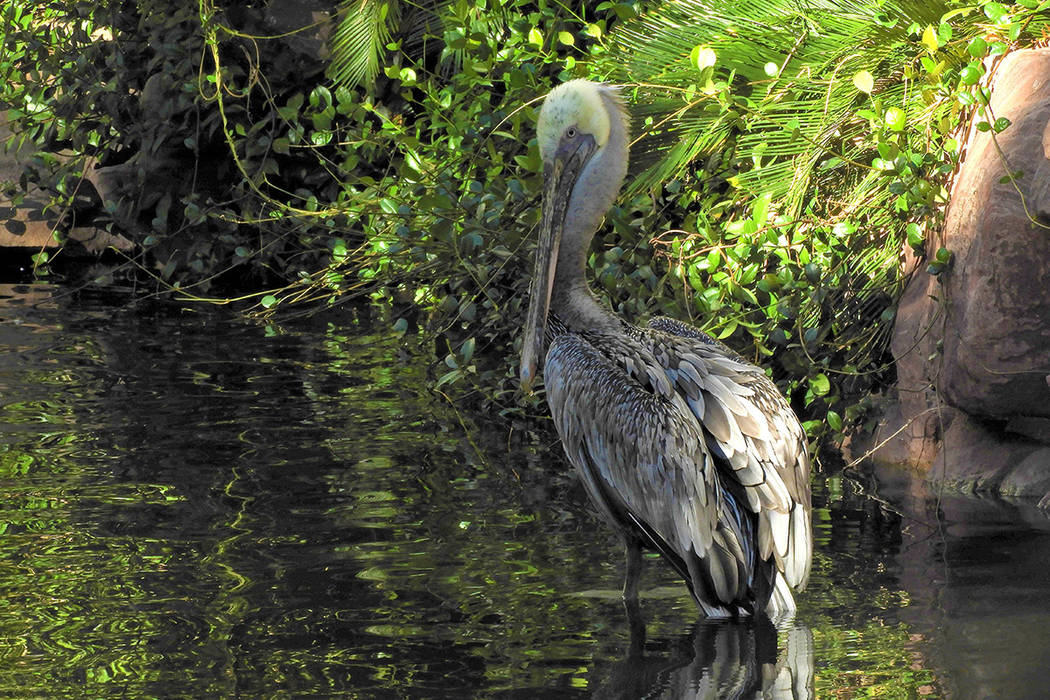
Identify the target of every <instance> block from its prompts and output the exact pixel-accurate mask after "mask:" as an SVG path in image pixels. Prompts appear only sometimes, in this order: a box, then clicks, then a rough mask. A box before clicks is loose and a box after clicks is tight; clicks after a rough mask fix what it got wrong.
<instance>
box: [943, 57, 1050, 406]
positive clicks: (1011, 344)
mask: <svg viewBox="0 0 1050 700" xmlns="http://www.w3.org/2000/svg"><path fill="white" fill-rule="evenodd" d="M992 109H993V111H994V114H995V115H996V117H997V118H998V117H1006V118H1008V119H1010V120H1011V122H1012V124H1011V126H1010V127H1009V128H1007V129H1006V131H1003V132H1002V133H1000V134H998V135H997V136H996V137H995V140H994V141H993V139H992V135H991V132H984V133H978V134H977V135H976V137H975V138H974V139H973V140H972V141H971V145H970V148H969V150H968V152H967V154H966V160H965V163H964V165H963V167H962V170H961V171H960V173H959V181H958V184H957V186H956V188H955V194H954V197H953V199H952V203H951V206H950V208H949V211H948V216H947V219H946V221H945V236H946V240H947V246H946V247H948V248H949V249H950V250H953V251H954V252H955V254H956V260H955V267H954V269H953V270H952V271H951V273H949V274H948V275H947V277H946V278H945V282H944V292H945V294H944V296H945V298H946V299H947V302H948V306H947V312H948V314H947V317H946V319H945V323H946V326H945V329H946V332H945V334H944V363H943V368H942V371H941V375H940V380H939V381H938V382H937V388H938V389H939V390H940V392H941V395H942V396H944V398H945V399H946V400H947V401H948V403H950V404H952V405H954V406H956V407H958V408H960V409H961V410H963V411H965V412H967V413H969V414H971V415H978V416H997V417H1007V416H1014V415H1029V416H1050V386H1048V385H1047V383H1046V379H1045V378H1046V376H1047V374H1050V225H1048V224H1050V216H1047V214H1050V196H1048V194H1050V181H1048V176H1050V130H1048V127H1050V50H1040V51H1019V52H1016V53H1014V54H1011V55H1010V56H1007V57H1006V58H1005V59H1004V60H1003V63H1002V65H1001V66H1000V67H999V70H998V72H997V73H996V79H995V85H994V92H993V96H992ZM996 142H998V146H999V148H998V149H997V148H996ZM1000 150H1001V152H1002V153H1001V155H1000ZM1018 171H1020V173H1021V174H1020V177H1019V178H1018V179H1016V180H1014V181H1013V182H1009V181H1007V182H1005V183H1003V182H1000V180H1001V179H1003V178H1004V176H1006V175H1008V174H1009V173H1011V172H1012V173H1017V172H1018ZM1022 195H1023V196H1024V203H1023V204H1022ZM1025 205H1027V207H1026V206H1025ZM1026 208H1027V211H1026ZM1033 219H1034V220H1033Z"/></svg>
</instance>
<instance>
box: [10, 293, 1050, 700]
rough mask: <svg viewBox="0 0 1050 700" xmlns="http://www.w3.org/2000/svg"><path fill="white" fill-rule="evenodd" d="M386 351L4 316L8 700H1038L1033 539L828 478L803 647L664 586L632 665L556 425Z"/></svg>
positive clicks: (658, 573)
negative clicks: (762, 692)
mask: <svg viewBox="0 0 1050 700" xmlns="http://www.w3.org/2000/svg"><path fill="white" fill-rule="evenodd" d="M405 343H406V341H404V340H399V339H398V338H396V337H394V336H393V335H392V334H391V333H389V332H387V331H386V330H385V327H383V326H382V325H379V326H375V327H374V328H373V327H371V326H370V324H369V322H368V321H367V320H366V319H361V318H359V317H358V316H357V315H355V313H353V312H342V313H333V314H331V315H329V316H326V317H325V318H314V319H312V320H309V321H302V322H296V323H291V324H287V325H282V326H280V327H267V326H264V325H260V324H254V323H250V322H245V321H243V320H241V319H239V318H238V317H237V316H236V315H234V314H232V313H227V312H224V311H222V310H216V309H212V308H202V307H192V308H188V309H183V308H180V307H178V306H158V305H154V306H147V305H137V306H136V305H132V304H129V303H126V302H122V301H120V300H117V301H114V300H113V299H112V298H109V299H105V298H96V297H92V296H90V295H86V294H79V295H65V296H64V295H63V293H61V292H60V290H56V289H55V288H50V287H47V286H43V285H34V286H11V285H7V286H0V433H2V437H0V696H2V697H70V698H79V697H86V696H89V697H129V698H132V697H193V698H204V697H333V696H338V697H352V698H387V697H390V698H400V697H406V698H415V697H425V698H467V697H498V698H544V697H549V698H575V697H580V698H584V697H615V698H633V697H643V696H644V697H654V698H655V697H665V698H682V697H690V698H691V697H753V696H755V693H756V692H757V691H758V689H761V688H763V687H764V688H766V690H767V694H768V695H769V696H772V697H859V696H873V697H974V698H985V697H994V698H1030V697H1040V696H1044V694H1045V693H1047V692H1050V691H1048V690H1047V687H1048V686H1047V681H1046V669H1047V668H1048V666H1047V663H1048V659H1050V632H1048V630H1050V606H1048V605H1047V600H1048V598H1050V564H1048V562H1050V521H1048V520H1047V518H1046V516H1045V515H1044V514H1042V513H1041V512H1040V511H1038V510H1037V509H1035V508H1033V507H1031V506H1029V505H1025V504H1021V503H1015V504H1008V503H1003V502H997V501H986V500H979V499H968V498H963V497H958V496H951V495H948V494H941V495H940V496H939V497H938V495H937V494H930V493H927V492H925V491H924V490H923V487H922V486H921V484H919V483H917V482H915V481H914V480H912V479H909V478H908V477H907V476H906V475H902V474H898V473H893V472H884V473H863V474H862V473H860V472H853V471H848V472H845V473H844V472H843V470H841V469H838V470H836V469H834V468H831V467H827V466H825V467H824V468H823V471H821V472H820V473H818V474H816V475H815V476H814V504H815V522H816V533H817V552H816V559H815V564H814V575H813V578H812V580H811V583H810V587H809V588H808V589H807V591H806V593H804V594H803V595H802V596H801V598H800V610H799V614H798V616H797V618H796V619H795V620H793V621H786V622H782V623H781V624H780V626H779V629H778V630H777V631H776V633H775V634H774V633H773V632H772V631H771V630H769V629H762V628H758V629H756V628H755V627H754V626H752V625H749V624H746V623H726V622H722V623H699V622H697V610H696V608H695V606H694V604H693V603H692V601H691V600H690V599H689V597H688V594H687V593H686V589H685V587H684V586H683V585H681V584H680V583H679V582H677V581H676V579H675V576H674V575H673V574H672V573H671V572H670V570H669V568H668V567H666V566H664V565H663V563H662V562H660V561H658V560H653V561H650V562H649V563H648V564H647V566H646V570H645V573H644V577H643V589H644V591H645V593H644V595H643V599H642V604H643V610H644V612H645V615H646V617H647V619H648V621H649V633H648V639H647V642H646V645H645V648H644V651H643V653H642V654H641V655H633V656H632V655H629V654H628V647H629V644H628V643H629V634H628V629H627V624H626V620H625V616H624V613H623V610H622V607H621V604H620V602H619V588H620V586H621V585H622V579H621V577H622V573H623V562H622V552H621V549H620V545H619V542H618V541H617V540H616V538H615V536H614V535H613V534H612V533H611V532H610V531H609V530H608V529H607V528H605V526H604V525H602V524H601V523H600V521H598V519H597V518H596V516H595V515H594V513H593V511H592V510H591V508H590V506H589V505H588V504H587V502H586V496H585V495H584V493H583V491H582V489H581V488H580V487H579V485H578V484H577V483H576V480H575V479H574V478H573V476H572V474H571V472H570V470H569V468H568V466H567V464H566V462H565V460H564V458H563V456H562V454H561V448H560V446H559V445H558V444H557V442H556V437H555V435H554V433H553V431H552V429H551V425H550V423H549V422H547V421H543V420H536V421H532V422H520V423H517V424H513V425H512V424H510V423H509V422H507V421H503V420H500V419H498V418H494V417H492V416H491V415H488V414H481V413H478V412H471V410H468V409H467V408H464V407H457V406H455V405H453V404H451V403H449V402H448V401H446V400H445V399H444V398H442V397H440V396H438V395H435V394H434V393H432V392H431V391H430V389H429V387H430V386H432V384H433V380H432V377H428V368H427V366H426V362H425V361H422V360H419V359H417V356H414V355H413V354H412V353H411V352H408V351H406V348H407V346H406V348H403V347H402V344H405ZM975 514H977V515H979V520H980V522H981V523H982V524H981V525H979V526H975V525H964V524H963V523H965V522H970V521H973V520H974V517H975Z"/></svg>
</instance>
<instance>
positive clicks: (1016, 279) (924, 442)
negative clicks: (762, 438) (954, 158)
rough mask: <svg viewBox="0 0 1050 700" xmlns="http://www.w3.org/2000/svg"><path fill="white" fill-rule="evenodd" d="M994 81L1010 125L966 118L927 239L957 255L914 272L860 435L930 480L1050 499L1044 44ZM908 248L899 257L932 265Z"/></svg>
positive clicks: (1022, 54) (912, 264)
mask: <svg viewBox="0 0 1050 700" xmlns="http://www.w3.org/2000/svg"><path fill="white" fill-rule="evenodd" d="M991 86H992V98H991V109H992V113H993V114H994V116H995V117H996V118H1003V117H1005V118H1007V119H1009V120H1010V122H1011V124H1010V126H1009V127H1007V128H1006V129H1005V130H1003V131H1001V132H1000V133H998V134H994V135H993V132H992V131H987V132H980V131H978V130H977V129H976V128H975V126H976V125H974V127H972V128H971V131H970V134H969V137H968V141H967V146H966V153H965V158H964V161H963V164H962V166H961V167H960V170H959V173H958V176H957V177H956V179H955V182H954V185H953V188H952V199H951V204H950V205H949V207H948V211H947V213H946V216H945V222H944V227H943V230H942V232H941V235H940V236H930V237H929V239H928V243H927V245H928V247H929V249H928V250H927V251H926V252H927V256H928V257H932V255H933V253H934V252H935V250H936V249H937V248H939V247H942V246H943V247H945V248H947V249H949V250H950V251H952V253H953V255H954V259H953V264H952V266H951V268H950V269H949V270H947V271H946V272H944V273H942V274H941V275H938V276H933V275H929V274H927V273H925V272H923V271H917V272H915V273H914V274H913V276H912V278H911V281H910V282H909V284H908V286H907V287H906V289H905V292H904V294H903V296H902V298H901V300H900V303H899V307H898V311H897V321H896V326H895V328H894V333H893V339H892V344H891V349H892V351H893V355H894V358H895V359H896V362H897V385H896V387H895V389H896V398H897V402H896V405H895V406H892V407H889V408H886V409H884V410H883V412H882V419H881V421H880V423H879V428H878V431H877V432H876V434H875V435H874V436H873V437H871V438H869V439H868V442H869V443H870V446H865V445H864V441H863V440H856V441H855V444H856V446H857V447H863V448H864V449H872V448H877V451H876V455H875V457H876V459H877V460H883V461H888V462H897V463H906V464H909V465H911V466H913V467H919V468H920V469H924V470H928V471H927V478H928V479H930V480H932V481H936V482H940V483H943V484H946V485H950V486H953V487H955V488H958V489H962V490H966V491H977V492H982V493H985V492H988V493H996V494H1000V495H1004V494H1009V495H1017V496H1036V497H1038V496H1043V495H1044V494H1046V497H1045V498H1044V499H1043V502H1044V504H1045V507H1050V375H1048V374H1047V373H1048V371H1050V49H1037V50H1025V51H1017V52H1014V53H1012V54H1010V55H1008V56H1006V57H1005V58H1004V59H1003V61H1002V62H1001V64H1000V65H999V66H998V68H997V69H996V72H995V74H994V76H993V78H992V83H991ZM993 136H994V140H993ZM1010 174H1013V175H1014V179H1013V180H1012V181H1011V179H1010V178H1009V177H1008V175H1010ZM905 258H906V268H905V269H911V270H920V268H921V267H922V266H923V265H924V263H923V261H921V260H916V259H915V258H914V257H910V256H909V254H908V253H907V252H906V253H905ZM891 436H892V438H891ZM887 439H888V443H887V445H885V446H882V447H881V448H879V442H880V441H882V440H887ZM856 451H857V449H856V448H855V449H854V452H856Z"/></svg>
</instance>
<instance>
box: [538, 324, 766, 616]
mask: <svg viewBox="0 0 1050 700" xmlns="http://www.w3.org/2000/svg"><path fill="white" fill-rule="evenodd" d="M606 340H608V342H611V343H613V344H615V342H616V341H615V338H608V339H606ZM606 344H607V343H605V342H603V343H602V346H603V350H605V351H606V352H610V348H608V347H606ZM610 354H611V356H612V357H615V358H617V359H615V360H614V359H610V357H609V356H607V355H606V354H603V353H602V352H599V351H598V350H597V349H596V348H595V346H593V345H591V343H590V342H588V340H587V339H585V338H584V337H582V336H580V335H577V334H573V333H565V334H561V335H559V336H558V337H557V338H555V340H554V341H553V342H552V344H551V347H550V350H549V352H548V354H547V358H546V363H545V365H544V370H543V371H544V384H545V385H546V387H547V402H548V403H549V404H550V407H551V414H552V415H553V417H554V422H555V424H556V425H557V428H558V432H559V434H560V435H561V440H562V444H563V446H564V447H565V452H566V454H567V455H568V457H569V461H570V462H572V464H573V466H575V467H576V469H577V471H578V472H579V474H580V476H581V479H582V481H583V483H584V486H585V488H586V489H587V492H588V495H589V496H590V497H591V500H592V501H594V503H595V504H596V505H597V506H598V508H599V509H600V510H601V511H602V513H603V515H604V516H605V517H606V518H607V519H608V520H609V521H610V522H611V523H612V524H613V525H614V526H617V527H619V528H621V529H623V530H625V531H627V532H628V533H631V534H632V536H636V537H640V538H641V539H642V540H643V541H645V542H646V544H648V545H650V546H652V547H654V548H656V549H658V550H659V551H661V552H662V553H664V554H665V555H667V556H668V558H669V559H670V560H671V563H672V565H673V566H674V567H675V568H676V569H678V571H679V573H681V574H682V576H683V577H684V578H685V579H686V581H687V582H689V583H690V587H691V589H692V590H693V593H694V595H695V596H696V598H697V600H698V601H699V602H700V603H701V605H703V606H704V607H705V610H707V612H708V613H709V614H725V613H726V612H735V610H736V609H737V607H738V606H739V605H743V606H745V607H748V603H749V599H748V596H749V586H750V585H751V584H752V583H753V581H752V574H753V567H754V557H753V556H749V552H747V551H745V550H747V549H749V544H748V541H749V540H750V537H746V536H744V535H743V534H742V533H741V528H743V527H745V526H744V525H742V524H741V522H740V518H739V517H738V516H739V512H738V511H737V512H736V513H734V512H733V511H732V509H730V508H727V507H726V495H725V494H724V493H723V492H722V489H721V486H720V484H719V481H718V476H717V473H716V467H715V465H714V462H713V460H712V458H711V455H710V453H709V451H708V448H707V446H706V444H705V442H704V436H703V432H702V430H701V429H700V426H699V424H698V423H697V422H696V419H695V418H694V416H693V414H692V413H691V412H690V411H689V408H688V407H687V406H685V405H684V403H683V401H682V399H681V397H679V396H678V395H677V394H675V393H674V392H673V391H672V390H671V388H670V385H669V384H668V383H667V381H666V379H665V378H664V376H663V374H662V372H660V373H658V374H656V375H651V378H652V380H653V381H654V382H655V381H658V380H663V385H664V386H665V387H666V389H667V395H666V396H665V395H662V394H661V393H660V392H659V391H654V390H653V387H649V388H646V387H644V386H643V385H642V384H640V383H639V381H638V378H637V375H636V374H635V373H634V368H633V367H632V370H631V371H628V370H627V369H625V368H624V364H623V363H624V362H627V363H630V362H632V360H631V359H630V358H625V357H620V355H619V354H618V351H617V349H616V348H613V349H612V351H611V353H610ZM638 362H642V361H641V360H638ZM644 364H646V365H651V362H650V363H644ZM648 369H649V372H650V374H651V371H652V368H651V367H649V368H648ZM639 371H640V372H642V374H641V377H642V381H643V382H644V381H645V380H646V378H647V377H649V376H650V375H647V374H646V373H645V372H646V367H641V366H640V369H639ZM657 371H658V369H657Z"/></svg>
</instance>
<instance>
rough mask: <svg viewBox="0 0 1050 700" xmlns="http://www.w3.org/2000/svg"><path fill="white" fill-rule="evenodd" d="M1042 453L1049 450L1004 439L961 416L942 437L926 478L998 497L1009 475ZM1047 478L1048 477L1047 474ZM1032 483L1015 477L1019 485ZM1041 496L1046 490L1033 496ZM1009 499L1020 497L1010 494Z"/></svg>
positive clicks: (987, 427)
mask: <svg viewBox="0 0 1050 700" xmlns="http://www.w3.org/2000/svg"><path fill="white" fill-rule="evenodd" d="M1044 449H1048V448H1042V447H1041V446H1040V445H1038V444H1037V443H1033V442H1028V441H1024V440H1013V439H1010V438H1007V437H1004V435H1003V434H1002V432H1001V431H1000V430H997V429H996V427H995V426H991V425H986V424H983V423H981V422H979V421H977V420H976V419H974V418H972V417H970V416H967V415H965V414H960V415H958V416H956V418H955V419H954V420H953V421H952V424H951V427H950V428H948V431H947V432H946V433H945V434H944V439H943V440H942V442H941V449H940V451H939V452H938V453H937V458H936V459H935V460H934V463H933V466H932V468H931V469H930V471H929V473H928V474H927V478H928V479H929V480H930V481H933V482H934V483H943V484H945V485H947V486H950V487H952V488H955V489H958V490H960V491H968V492H977V493H992V494H1000V493H1002V486H1003V484H1005V483H1007V482H1008V479H1009V476H1010V474H1011V473H1013V472H1014V471H1015V470H1016V469H1017V468H1018V467H1019V466H1020V465H1021V464H1023V463H1024V462H1025V460H1027V459H1028V458H1029V457H1030V456H1032V455H1033V454H1034V453H1036V452H1039V451H1041V450H1044ZM1037 460H1038V458H1037ZM1030 466H1032V465H1029V467H1030ZM1046 476H1047V477H1050V472H1047V474H1046ZM1032 481H1033V479H1032V478H1031V477H1030V476H1029V477H1025V476H1024V475H1021V476H1019V477H1018V484H1020V483H1022V482H1024V483H1030V482H1032ZM1044 493H1046V490H1045V489H1044V490H1043V491H1040V492H1039V493H1038V494H1036V495H1039V496H1042V495H1043V494H1044ZM1010 495H1015V496H1016V495H1023V494H1020V493H1016V492H1013V493H1011V494H1010Z"/></svg>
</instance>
